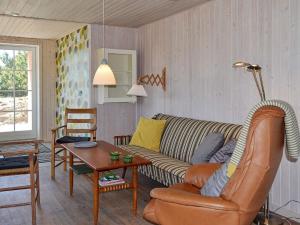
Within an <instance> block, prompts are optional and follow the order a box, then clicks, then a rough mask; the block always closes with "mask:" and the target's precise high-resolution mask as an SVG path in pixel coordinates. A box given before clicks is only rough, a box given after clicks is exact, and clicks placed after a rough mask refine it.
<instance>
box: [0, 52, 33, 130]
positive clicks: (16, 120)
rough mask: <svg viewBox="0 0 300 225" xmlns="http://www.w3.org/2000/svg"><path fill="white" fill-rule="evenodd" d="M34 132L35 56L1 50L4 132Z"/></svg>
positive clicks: (0, 94)
mask: <svg viewBox="0 0 300 225" xmlns="http://www.w3.org/2000/svg"><path fill="white" fill-rule="evenodd" d="M25 130H32V52H31V51H24V50H5V49H1V47H0V132H13V131H25Z"/></svg>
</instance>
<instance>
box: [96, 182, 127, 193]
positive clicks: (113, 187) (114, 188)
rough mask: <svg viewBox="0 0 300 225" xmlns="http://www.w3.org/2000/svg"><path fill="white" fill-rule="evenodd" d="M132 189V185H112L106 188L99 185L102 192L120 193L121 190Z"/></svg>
mask: <svg viewBox="0 0 300 225" xmlns="http://www.w3.org/2000/svg"><path fill="white" fill-rule="evenodd" d="M131 188H132V185H131V184H130V183H124V184H116V185H110V186H106V187H102V186H100V185H99V191H100V192H110V191H120V190H124V189H131Z"/></svg>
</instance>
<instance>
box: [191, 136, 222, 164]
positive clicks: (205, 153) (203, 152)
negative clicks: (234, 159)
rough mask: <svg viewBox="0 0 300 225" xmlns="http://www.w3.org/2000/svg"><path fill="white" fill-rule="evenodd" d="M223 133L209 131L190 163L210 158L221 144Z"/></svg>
mask: <svg viewBox="0 0 300 225" xmlns="http://www.w3.org/2000/svg"><path fill="white" fill-rule="evenodd" d="M224 141H225V140H224V135H223V134H221V133H210V134H208V135H207V136H206V137H205V138H204V140H203V141H202V142H201V143H200V144H199V146H198V148H197V149H196V150H195V152H194V154H193V156H192V158H191V163H192V164H198V163H204V162H208V161H209V160H210V158H211V157H212V156H213V155H214V154H215V153H216V152H217V151H218V150H219V149H220V148H221V147H222V146H223V144H224Z"/></svg>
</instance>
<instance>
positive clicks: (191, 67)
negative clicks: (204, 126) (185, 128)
mask: <svg viewBox="0 0 300 225" xmlns="http://www.w3.org/2000/svg"><path fill="white" fill-rule="evenodd" d="M299 12H300V1H299V0H263V1H261V0H213V1H210V2H207V3H205V4H203V5H199V6H197V7H194V8H193V9H190V10H187V11H184V12H182V13H179V14H176V15H174V16H171V17H168V18H165V19H163V20H160V21H157V22H154V23H152V24H148V25H145V26H142V27H140V28H139V29H138V42H139V43H138V45H139V54H140V55H139V60H140V70H141V72H142V73H159V72H160V71H161V69H162V68H163V67H164V66H166V67H167V90H166V92H164V91H163V90H162V89H161V88H153V87H147V88H146V89H147V90H146V91H147V93H148V97H147V98H143V100H142V102H141V104H139V111H140V114H141V115H146V116H153V115H154V114H155V113H158V112H164V113H169V114H174V115H179V116H186V117H192V118H199V119H205V120H216V121H225V122H233V123H242V122H243V121H244V119H245V118H246V116H247V113H248V111H249V110H250V108H251V107H252V106H253V105H255V104H256V103H257V102H258V101H259V96H258V93H257V90H256V87H255V84H254V81H253V80H252V77H251V75H250V74H249V73H246V72H245V71H242V70H237V71H236V70H234V69H233V68H232V63H233V62H235V61H237V60H245V61H247V62H248V61H249V62H251V63H257V64H259V65H261V66H262V67H263V75H264V81H265V86H266V94H267V98H272V99H282V100H286V101H288V102H290V103H291V104H292V106H293V107H294V109H295V111H296V113H297V116H298V118H299V119H300V100H299V98H300V89H299V85H300V76H299V72H300V13H299ZM299 190H300V162H297V163H290V162H288V161H287V160H286V158H285V157H284V158H283V160H282V163H281V166H280V170H279V172H278V175H277V177H276V181H275V182H274V185H273V188H272V192H271V203H272V204H273V207H275V206H279V205H282V204H284V203H285V202H287V201H288V200H290V199H295V200H300V191H299ZM286 209H287V210H289V211H286V212H296V213H298V214H299V212H300V207H299V205H297V204H290V205H289V206H288V207H286ZM280 212H282V211H280Z"/></svg>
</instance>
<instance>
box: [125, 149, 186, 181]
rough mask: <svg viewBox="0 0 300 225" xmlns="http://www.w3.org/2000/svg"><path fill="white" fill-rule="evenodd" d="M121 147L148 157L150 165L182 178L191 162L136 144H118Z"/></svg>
mask: <svg viewBox="0 0 300 225" xmlns="http://www.w3.org/2000/svg"><path fill="white" fill-rule="evenodd" d="M119 147H121V148H122V149H124V150H126V151H128V152H130V153H131V154H133V155H138V156H141V157H144V158H145V159H148V160H150V161H151V162H152V166H154V167H157V168H159V169H161V170H163V171H166V172H168V173H170V174H173V175H175V176H178V177H179V178H181V179H183V178H184V176H185V173H186V170H187V169H188V168H189V167H190V166H191V164H189V163H186V162H183V161H180V160H178V159H173V158H170V157H169V156H166V155H162V154H160V153H157V152H154V151H150V150H148V149H145V148H141V147H137V146H128V145H126V146H125V145H124V146H119ZM157 175H158V176H161V177H163V176H164V174H157Z"/></svg>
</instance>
